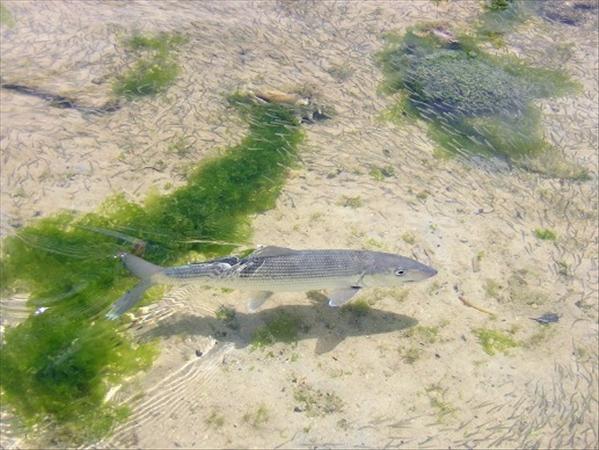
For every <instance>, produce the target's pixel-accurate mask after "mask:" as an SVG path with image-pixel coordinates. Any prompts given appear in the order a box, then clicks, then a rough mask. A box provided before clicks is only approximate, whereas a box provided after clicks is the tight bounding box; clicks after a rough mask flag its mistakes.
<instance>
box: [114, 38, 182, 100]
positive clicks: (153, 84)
mask: <svg viewBox="0 0 599 450" xmlns="http://www.w3.org/2000/svg"><path fill="white" fill-rule="evenodd" d="M184 42H185V38H183V37H182V36H180V35H176V34H175V35H171V34H167V33H159V34H157V35H154V36H149V35H148V36H146V35H142V34H137V35H134V36H133V37H131V38H129V39H127V40H126V41H125V46H126V47H127V48H128V49H129V50H130V51H131V52H133V53H134V54H135V56H136V58H137V61H136V62H135V64H134V65H133V66H132V67H131V68H130V69H129V70H128V71H127V72H126V73H124V74H123V75H121V76H120V77H118V79H117V81H116V82H115V83H114V85H113V91H114V93H115V94H116V95H118V96H121V97H125V98H127V99H129V100H131V99H133V98H136V97H142V96H147V95H153V94H156V93H158V92H162V91H164V90H165V89H166V88H167V87H168V86H170V85H171V84H172V83H173V82H174V80H175V78H176V77H177V75H178V74H179V66H178V64H177V62H176V58H175V56H174V51H175V50H176V48H177V47H178V46H179V45H180V44H183V43H184Z"/></svg>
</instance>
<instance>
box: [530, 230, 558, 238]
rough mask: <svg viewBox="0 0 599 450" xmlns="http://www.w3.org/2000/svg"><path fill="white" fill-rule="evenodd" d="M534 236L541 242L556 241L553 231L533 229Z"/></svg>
mask: <svg viewBox="0 0 599 450" xmlns="http://www.w3.org/2000/svg"><path fill="white" fill-rule="evenodd" d="M534 234H535V237H536V238H538V239H541V240H543V241H555V240H556V239H557V234H555V231H553V230H550V229H549V228H535V229H534Z"/></svg>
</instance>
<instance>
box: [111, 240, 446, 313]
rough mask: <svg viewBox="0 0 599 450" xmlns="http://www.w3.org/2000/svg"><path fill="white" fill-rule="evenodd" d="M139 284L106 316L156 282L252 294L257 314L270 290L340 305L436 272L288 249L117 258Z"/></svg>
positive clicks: (363, 254)
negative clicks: (175, 260) (322, 296)
mask: <svg viewBox="0 0 599 450" xmlns="http://www.w3.org/2000/svg"><path fill="white" fill-rule="evenodd" d="M119 256H120V258H121V260H122V261H123V262H124V263H125V266H126V267H127V268H128V269H129V270H130V271H131V272H132V273H133V274H134V275H136V276H137V277H139V278H140V279H141V281H140V283H139V284H138V285H137V286H136V287H134V288H133V289H132V290H131V291H129V292H127V293H126V294H125V295H124V296H123V297H121V298H120V299H119V300H118V301H117V302H116V303H115V304H114V305H113V307H112V309H111V310H110V311H109V312H108V314H107V317H108V318H109V319H116V318H118V317H119V316H121V315H122V314H123V313H124V312H125V311H127V310H128V309H129V308H131V307H132V306H134V305H135V304H136V303H137V302H138V301H139V300H140V299H141V297H142V296H143V293H144V292H145V290H146V289H148V288H149V287H150V286H152V285H154V284H170V285H184V284H190V283H194V284H200V285H203V286H211V287H225V288H232V289H244V290H245V289H249V290H252V291H255V294H254V296H253V298H252V300H251V301H250V303H249V305H248V306H249V309H250V311H255V310H257V309H258V308H259V307H260V306H261V305H262V304H263V303H264V302H265V301H266V300H267V299H268V298H269V297H270V296H271V295H272V293H273V292H289V291H302V292H306V291H311V290H321V289H327V290H329V305H330V306H342V305H344V304H345V303H347V302H349V301H350V300H351V298H352V297H353V296H354V295H355V294H356V293H357V292H359V291H360V289H362V288H368V287H393V286H399V285H401V284H403V283H407V282H413V281H420V280H425V279H427V278H430V277H432V276H434V275H436V273H437V271H436V270H435V269H433V268H432V267H428V266H426V265H424V264H422V263H419V262H418V261H415V260H413V259H410V258H406V257H404V256H400V255H394V254H391V253H381V252H371V251H367V250H292V249H289V248H282V247H273V246H269V247H264V248H261V249H259V250H257V251H255V252H254V253H252V254H251V255H249V256H248V257H247V258H238V257H235V256H230V257H226V258H221V259H215V260H211V261H204V262H200V263H192V264H186V265H183V266H177V267H167V268H163V267H160V266H157V265H154V264H152V263H149V262H147V261H144V260H143V259H141V258H138V257H137V256H134V255H131V254H128V253H122V254H120V255H119Z"/></svg>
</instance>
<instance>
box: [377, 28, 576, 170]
mask: <svg viewBox="0 0 599 450" xmlns="http://www.w3.org/2000/svg"><path fill="white" fill-rule="evenodd" d="M439 36H442V37H439ZM387 41H388V43H387V46H386V48H385V49H384V50H383V51H382V52H381V53H380V54H379V62H380V65H381V66H382V68H383V71H384V74H385V83H384V90H385V91H386V92H388V93H401V94H402V95H401V99H400V101H401V111H402V113H403V114H405V115H408V116H411V117H413V118H416V119H421V120H424V121H426V122H427V123H428V133H429V135H430V137H431V138H432V139H433V140H434V141H435V142H436V143H437V144H438V145H439V146H440V147H441V148H442V149H444V150H445V151H447V152H449V153H453V154H461V155H466V156H467V155H473V154H475V155H484V156H487V157H499V158H502V159H507V160H508V161H511V162H513V163H514V164H518V165H520V166H521V167H523V168H528V167H530V168H533V167H534V170H535V171H538V172H544V173H546V174H548V175H552V176H558V177H560V176H561V177H570V176H571V177H573V178H576V179H579V178H584V176H583V174H581V173H580V170H578V171H577V170H574V169H572V168H567V167H565V166H564V165H563V164H561V165H560V164H556V163H555V162H554V161H552V159H555V158H556V154H557V151H556V149H554V148H552V147H551V146H550V145H549V144H548V143H547V142H545V140H544V139H543V134H542V131H541V127H540V121H541V114H540V111H539V110H538V108H537V107H536V106H534V101H535V100H536V99H541V98H548V97H554V96H560V95H567V94H571V93H574V92H576V91H577V89H578V85H577V84H576V83H574V82H572V81H570V80H569V79H568V77H567V76H566V75H565V74H563V73H561V72H559V71H554V70H548V69H544V68H538V67H531V66H528V65H526V64H525V63H524V62H523V61H522V60H520V59H517V58H515V57H507V56H503V57H498V56H492V55H489V54H487V53H485V52H484V51H482V50H481V49H480V48H479V47H478V45H477V42H476V40H475V39H473V38H471V37H468V36H461V37H460V38H459V39H457V38H454V37H453V35H451V34H450V33H449V32H448V31H446V30H444V29H442V28H441V27H440V26H434V25H427V26H425V25H423V26H420V27H415V28H411V29H409V30H408V31H407V32H406V33H405V35H404V36H403V37H399V36H396V35H388V36H387ZM545 158H547V161H549V163H548V164H535V163H534V162H531V161H538V160H544V159H545Z"/></svg>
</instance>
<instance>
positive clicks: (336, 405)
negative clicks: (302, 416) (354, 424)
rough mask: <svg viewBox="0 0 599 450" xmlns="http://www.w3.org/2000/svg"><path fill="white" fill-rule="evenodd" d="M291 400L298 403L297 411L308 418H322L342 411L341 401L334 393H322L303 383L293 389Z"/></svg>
mask: <svg viewBox="0 0 599 450" xmlns="http://www.w3.org/2000/svg"><path fill="white" fill-rule="evenodd" d="M293 399H294V400H295V401H296V402H298V403H300V405H301V406H300V407H299V410H300V411H305V412H306V415H307V416H309V417H323V416H326V415H328V414H334V413H338V412H341V411H342V410H343V400H341V398H340V397H339V396H338V395H337V394H335V393H334V392H323V391H321V390H319V389H316V388H314V387H312V386H310V385H308V384H307V383H305V382H301V383H299V384H298V386H297V387H296V388H295V389H294V392H293Z"/></svg>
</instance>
